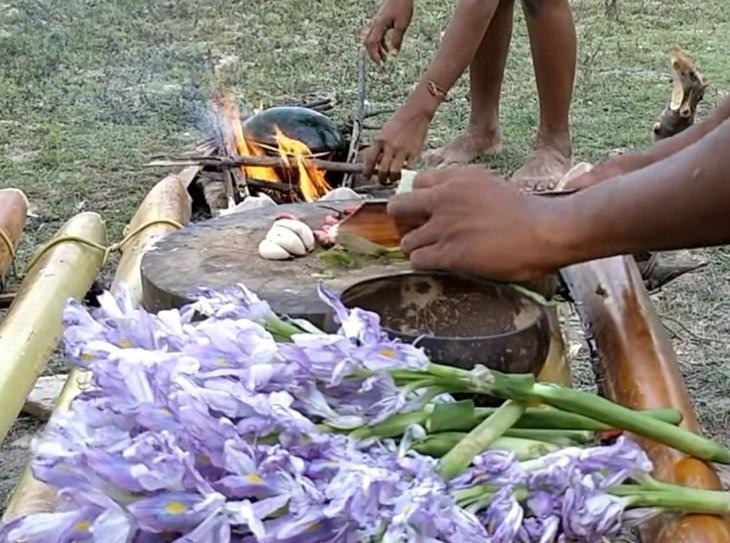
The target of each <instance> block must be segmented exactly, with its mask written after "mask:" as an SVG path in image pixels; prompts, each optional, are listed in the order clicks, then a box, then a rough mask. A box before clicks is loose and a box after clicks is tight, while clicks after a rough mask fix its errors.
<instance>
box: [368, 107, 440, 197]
mask: <svg viewBox="0 0 730 543" xmlns="http://www.w3.org/2000/svg"><path fill="white" fill-rule="evenodd" d="M430 122H431V115H430V114H428V113H426V112H425V110H423V109H421V108H418V107H415V106H412V105H410V104H406V105H404V106H403V107H401V108H400V109H398V111H396V112H395V113H394V114H393V116H392V117H391V118H390V120H389V121H388V122H387V123H385V125H384V126H383V128H382V129H381V130H380V133H379V134H378V136H377V138H376V139H375V143H374V144H373V145H372V146H371V147H369V148H368V149H366V150H365V152H364V153H363V162H364V169H363V175H364V176H365V177H370V176H372V175H373V173H374V172H375V168H376V166H377V168H378V180H379V181H380V183H382V184H386V183H388V181H391V182H393V181H397V180H398V179H400V172H401V170H402V169H403V166H405V165H407V164H408V161H409V160H412V159H414V158H416V157H418V155H420V154H421V149H422V148H423V142H424V140H425V139H426V132H427V131H428V125H429V124H430Z"/></svg>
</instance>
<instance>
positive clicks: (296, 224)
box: [274, 219, 315, 251]
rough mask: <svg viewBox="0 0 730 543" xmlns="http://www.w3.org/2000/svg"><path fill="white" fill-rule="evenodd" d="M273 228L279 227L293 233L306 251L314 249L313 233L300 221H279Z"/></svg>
mask: <svg viewBox="0 0 730 543" xmlns="http://www.w3.org/2000/svg"><path fill="white" fill-rule="evenodd" d="M274 226H281V227H283V228H287V229H289V230H291V231H292V232H294V233H295V234H296V235H297V236H299V239H301V240H302V243H304V247H305V248H306V249H307V251H311V250H312V249H314V243H315V242H314V232H312V229H311V228H309V226H308V225H307V224H305V223H303V222H302V221H299V220H296V219H279V220H277V221H276V222H275V223H274Z"/></svg>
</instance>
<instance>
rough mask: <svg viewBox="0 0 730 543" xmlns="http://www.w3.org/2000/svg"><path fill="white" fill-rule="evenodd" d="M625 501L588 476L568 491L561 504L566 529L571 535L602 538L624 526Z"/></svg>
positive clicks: (580, 537) (591, 538) (569, 536)
mask: <svg viewBox="0 0 730 543" xmlns="http://www.w3.org/2000/svg"><path fill="white" fill-rule="evenodd" d="M624 508H625V503H624V501H623V500H622V499H621V498H619V497H616V496H612V495H610V494H606V493H604V492H601V491H600V489H598V488H596V486H595V484H594V482H593V480H592V478H591V477H590V476H586V477H584V478H583V480H582V481H581V482H580V484H576V485H573V486H571V487H570V488H568V489H567V490H566V492H565V497H564V499H563V507H562V520H563V524H562V526H563V532H564V534H565V535H566V536H567V537H568V538H569V539H570V538H572V539H577V540H579V541H600V540H602V538H605V537H611V536H614V535H616V534H617V533H618V532H619V531H620V530H621V518H622V515H623V512H624Z"/></svg>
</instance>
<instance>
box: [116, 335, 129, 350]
mask: <svg viewBox="0 0 730 543" xmlns="http://www.w3.org/2000/svg"><path fill="white" fill-rule="evenodd" d="M119 346H120V347H121V348H122V349H130V348H131V347H132V342H131V341H130V340H129V339H128V338H126V337H124V338H122V339H120V340H119Z"/></svg>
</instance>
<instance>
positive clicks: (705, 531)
mask: <svg viewBox="0 0 730 543" xmlns="http://www.w3.org/2000/svg"><path fill="white" fill-rule="evenodd" d="M563 277H564V279H565V281H566V283H567V284H568V287H569V288H570V291H571V293H572V296H573V299H574V300H575V303H576V307H577V309H578V312H579V313H580V315H581V319H582V320H583V323H584V326H585V327H586V329H587V331H588V339H589V343H590V345H591V348H592V350H593V354H594V365H595V367H596V369H597V370H598V372H599V373H600V374H601V376H602V381H601V385H602V388H603V392H604V394H605V395H606V396H607V397H608V398H610V399H611V400H613V401H615V402H618V403H620V404H623V405H626V406H628V407H631V408H633V409H651V408H674V409H678V410H679V411H681V413H682V415H683V416H684V420H683V422H682V425H683V426H684V427H686V428H688V429H689V430H693V431H696V432H699V431H700V425H699V422H698V420H697V415H696V413H695V411H694V409H693V407H692V403H691V400H690V397H689V393H688V392H687V389H686V387H685V384H684V382H683V380H682V376H681V374H680V371H679V365H678V363H677V357H676V355H675V353H674V350H673V348H672V342H671V339H670V338H669V335H668V334H667V331H666V329H665V328H664V327H663V326H662V323H661V321H660V319H659V317H658V315H657V313H656V311H655V310H654V307H653V306H652V303H651V299H650V298H649V294H648V292H647V291H646V288H645V287H644V283H643V281H642V279H641V274H640V272H639V269H638V267H637V266H636V262H635V261H634V259H633V257H630V256H621V257H613V258H607V259H602V260H597V261H593V262H588V263H585V264H579V265H576V266H571V267H569V268H567V269H566V270H564V271H563ZM642 445H643V446H644V448H645V449H646V451H647V453H648V454H649V456H650V458H651V459H652V461H653V462H654V468H655V472H654V473H655V476H656V477H657V478H659V479H663V480H665V481H669V482H672V483H676V484H680V485H685V486H690V487H695V488H706V489H719V488H721V483H720V480H719V478H718V476H717V474H716V472H715V471H714V469H713V468H712V467H711V466H710V465H709V464H707V463H705V462H702V461H700V460H698V459H696V458H691V457H688V456H686V455H684V454H682V453H680V452H678V451H676V450H674V449H670V448H669V447H666V446H664V445H660V444H658V443H655V442H652V441H649V440H643V441H642ZM642 535H643V536H644V538H643V540H644V541H647V542H649V543H677V542H692V543H725V542H727V541H730V524H728V520H727V519H725V518H722V517H719V516H712V515H684V516H681V517H669V518H662V519H661V520H659V521H657V522H653V523H649V524H648V525H647V526H646V527H645V529H644V533H643V534H642Z"/></svg>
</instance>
